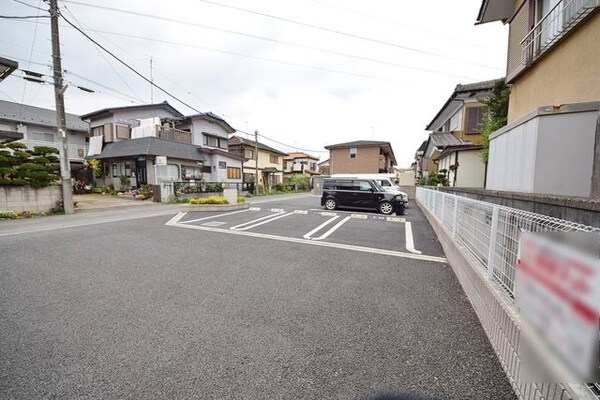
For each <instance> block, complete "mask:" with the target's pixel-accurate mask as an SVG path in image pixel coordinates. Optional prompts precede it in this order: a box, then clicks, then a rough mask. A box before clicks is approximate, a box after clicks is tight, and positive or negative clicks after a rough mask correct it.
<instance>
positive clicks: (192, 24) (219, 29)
mask: <svg viewBox="0 0 600 400" xmlns="http://www.w3.org/2000/svg"><path fill="white" fill-rule="evenodd" d="M63 1H64V2H66V3H70V4H77V5H80V6H84V7H91V8H97V9H102V10H108V11H113V12H118V13H123V14H129V15H135V16H138V17H145V18H152V19H158V20H162V21H167V22H173V23H177V24H183V25H189V26H196V27H200V28H204V29H210V30H215V31H219V32H225V33H229V34H232V35H237V36H244V37H249V38H252V39H257V40H263V41H268V42H272V43H279V44H285V45H288V46H294V47H299V48H304V49H310V50H316V51H321V52H330V53H332V52H333V51H331V50H325V49H320V48H318V47H313V46H307V45H303V44H299V43H295V42H289V41H285V40H279V39H273V38H270V37H266V36H260V35H254V34H250V33H245V32H239V31H234V30H231V29H225V28H219V27H215V26H210V25H205V24H200V23H198V22H189V21H182V20H180V19H175V18H169V17H163V16H159V15H152V14H146V13H142V12H139V11H133V10H123V9H119V8H113V7H107V6H101V5H97V4H88V3H82V2H79V1H75V0H63ZM198 1H204V0H198ZM275 18H278V17H275ZM309 25H310V24H309ZM324 29H328V28H324ZM348 35H349V36H352V34H348ZM355 36H357V37H358V38H362V37H360V36H358V35H355ZM365 39H367V40H370V39H368V38H365ZM373 40H374V41H376V40H375V39H373ZM383 43H386V42H383ZM388 44H389V45H391V46H393V47H399V48H403V47H406V46H401V45H394V44H392V43H388ZM405 50H411V51H415V52H419V53H422V54H426V55H431V56H435V57H441V58H446V59H449V60H452V61H459V62H463V63H466V64H473V65H477V66H480V67H485V68H491V69H498V68H496V67H492V66H489V65H484V64H478V63H473V62H470V61H465V60H461V59H457V58H454V57H449V56H444V55H442V54H437V53H433V52H428V51H425V50H419V49H413V48H410V47H407V48H406V49H405Z"/></svg>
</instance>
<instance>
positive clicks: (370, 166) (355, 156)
mask: <svg viewBox="0 0 600 400" xmlns="http://www.w3.org/2000/svg"><path fill="white" fill-rule="evenodd" d="M325 148H326V149H327V150H329V164H330V167H329V168H330V173H331V174H332V175H333V174H379V173H387V174H391V173H394V165H396V156H395V155H394V151H393V150H392V145H391V144H390V142H380V141H375V140H358V141H354V142H347V143H338V144H332V145H329V146H325Z"/></svg>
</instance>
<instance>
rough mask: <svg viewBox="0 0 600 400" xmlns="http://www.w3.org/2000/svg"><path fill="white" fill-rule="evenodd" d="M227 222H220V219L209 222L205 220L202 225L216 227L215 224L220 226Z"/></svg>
mask: <svg viewBox="0 0 600 400" xmlns="http://www.w3.org/2000/svg"><path fill="white" fill-rule="evenodd" d="M226 223H227V222H222V221H209V222H205V223H203V224H202V226H212V227H216V226H221V225H225V224H226Z"/></svg>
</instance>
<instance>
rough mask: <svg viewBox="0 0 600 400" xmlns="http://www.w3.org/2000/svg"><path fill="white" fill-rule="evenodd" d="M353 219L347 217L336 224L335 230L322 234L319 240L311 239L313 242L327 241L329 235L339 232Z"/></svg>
mask: <svg viewBox="0 0 600 400" xmlns="http://www.w3.org/2000/svg"><path fill="white" fill-rule="evenodd" d="M350 218H352V217H350V216H347V217H346V218H344V219H343V220H341V221H340V222H338V223H337V224H335V225H334V226H333V228H331V229H330V230H328V231H327V232H325V233H324V234H322V235H321V236H319V237H318V238H310V239H311V240H323V239H326V238H327V237H328V236H329V235H331V234H332V233H333V232H335V231H336V230H338V228H339V227H340V226H342V225H344V224H345V223H346V222H348V220H349V219H350Z"/></svg>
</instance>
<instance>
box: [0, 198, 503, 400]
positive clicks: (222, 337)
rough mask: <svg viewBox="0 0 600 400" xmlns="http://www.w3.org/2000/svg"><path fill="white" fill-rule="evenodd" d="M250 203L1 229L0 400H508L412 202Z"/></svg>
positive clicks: (460, 295) (280, 200) (39, 221)
mask: <svg viewBox="0 0 600 400" xmlns="http://www.w3.org/2000/svg"><path fill="white" fill-rule="evenodd" d="M252 200H253V202H252V203H251V208H250V209H248V210H243V211H236V212H222V213H221V212H214V213H199V212H188V213H178V209H177V207H176V206H157V207H146V208H144V210H137V209H132V211H130V212H126V211H124V210H122V211H118V212H116V213H115V215H117V217H114V218H111V217H110V216H109V214H108V212H97V213H93V212H90V213H78V214H75V215H72V216H60V217H56V218H55V217H48V218H40V219H36V220H28V221H9V222H0V252H1V254H2V261H1V262H0V276H1V277H2V278H1V279H0V335H1V337H0V360H1V361H0V376H1V379H0V398H15V399H33V398H76V397H77V398H80V397H81V398H106V399H108V398H111V399H112V398H169V399H171V398H178V399H179V398H249V399H265V398H302V399H304V398H314V399H326V398H340V399H342V398H343V399H350V398H384V397H383V396H385V395H387V396H389V397H385V398H398V399H401V398H402V399H405V398H424V399H425V398H426V399H513V398H515V396H514V392H513V390H512V388H511V386H510V384H509V382H508V381H507V379H506V376H505V374H504V372H503V370H502V368H501V366H500V364H499V362H498V360H497V358H496V355H495V354H494V352H493V350H492V347H491V346H490V343H489V342H488V340H487V338H486V336H485V333H484V331H483V330H482V328H481V326H480V324H479V321H478V319H477V316H476V315H475V313H474V311H473V309H472V307H471V305H470V303H469V302H468V300H467V298H466V296H465V294H464V292H463V291H462V289H461V287H460V285H459V283H458V281H457V279H456V277H455V275H454V273H453V271H452V269H451V268H450V266H449V265H448V264H447V262H446V260H445V257H444V254H443V251H442V248H441V246H440V244H439V243H438V241H437V239H436V236H435V234H434V232H433V230H432V229H431V227H430V226H429V224H428V222H427V220H426V219H425V217H424V215H423V214H422V212H421V211H420V210H419V208H418V207H417V205H416V204H415V203H414V202H413V201H412V200H411V202H410V204H409V207H408V208H407V210H406V215H403V216H392V217H383V216H381V215H380V214H375V213H370V212H357V211H349V210H336V211H334V212H325V210H324V209H321V207H320V206H319V198H317V197H310V196H308V195H306V196H288V197H280V198H273V199H268V198H258V199H252ZM111 212H112V211H111ZM136 213H140V215H136ZM19 222H23V224H22V225H19Z"/></svg>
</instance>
